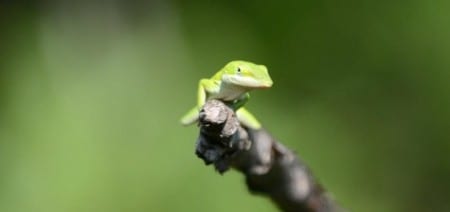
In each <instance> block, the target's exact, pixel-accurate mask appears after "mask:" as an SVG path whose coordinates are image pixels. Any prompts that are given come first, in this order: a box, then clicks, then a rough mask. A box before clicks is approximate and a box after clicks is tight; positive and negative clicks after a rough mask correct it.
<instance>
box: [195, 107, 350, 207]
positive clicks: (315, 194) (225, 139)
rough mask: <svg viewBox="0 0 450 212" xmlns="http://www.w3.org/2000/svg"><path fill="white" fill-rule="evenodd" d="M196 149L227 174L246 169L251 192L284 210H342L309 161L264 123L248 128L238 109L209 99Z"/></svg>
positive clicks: (204, 109) (208, 162) (207, 161)
mask: <svg viewBox="0 0 450 212" xmlns="http://www.w3.org/2000/svg"><path fill="white" fill-rule="evenodd" d="M199 126H200V135H199V137H198V140H197V144H196V151H195V152H196V155H197V156H198V157H200V158H201V159H202V160H203V161H204V162H205V164H206V165H210V164H213V165H214V167H215V169H216V170H217V171H218V172H219V173H221V174H223V173H224V172H226V171H227V170H228V169H229V168H230V167H232V168H234V169H236V170H238V171H239V172H242V173H243V174H244V175H245V178H246V184H247V187H248V189H249V191H250V192H252V193H257V194H262V195H266V196H269V197H270V198H271V199H272V200H273V202H274V203H275V204H276V205H277V206H278V207H279V208H280V209H281V210H283V211H342V209H340V208H339V206H338V205H337V204H336V203H335V202H334V201H333V200H332V198H331V197H330V196H329V195H328V194H327V193H326V192H325V191H324V189H322V187H321V186H320V185H319V184H318V183H317V181H316V180H315V178H314V177H313V175H312V173H311V171H310V170H309V169H308V168H307V166H306V165H305V164H304V163H303V162H302V161H301V160H300V159H299V158H298V157H297V156H296V155H295V154H294V153H293V152H292V151H291V150H289V149H287V148H286V147H285V146H283V145H282V144H281V143H279V142H277V141H276V140H275V139H274V138H273V137H272V136H271V135H270V134H269V133H268V132H267V131H266V130H264V129H258V130H253V129H246V128H244V127H242V126H241V125H240V124H239V121H238V120H237V118H236V115H235V113H234V111H233V110H232V109H231V108H229V107H228V106H227V105H225V104H224V103H223V102H221V101H219V100H214V99H213V100H209V101H207V102H206V103H205V105H204V106H203V108H202V109H201V111H200V114H199Z"/></svg>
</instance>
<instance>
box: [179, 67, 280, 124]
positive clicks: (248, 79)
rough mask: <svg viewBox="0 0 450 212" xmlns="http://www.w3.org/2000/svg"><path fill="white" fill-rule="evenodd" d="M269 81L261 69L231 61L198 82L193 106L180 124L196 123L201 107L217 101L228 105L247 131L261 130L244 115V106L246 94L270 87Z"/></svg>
mask: <svg viewBox="0 0 450 212" xmlns="http://www.w3.org/2000/svg"><path fill="white" fill-rule="evenodd" d="M272 84H273V82H272V79H271V78H270V76H269V73H268V71H267V68H266V67H265V66H264V65H257V64H254V63H251V62H246V61H241V60H236V61H231V62H229V63H228V64H226V65H225V67H223V68H222V69H221V70H219V71H218V72H217V73H216V74H215V75H214V76H212V77H211V78H209V79H201V80H200V82H199V84H198V93H197V95H198V96H197V106H196V107H194V108H193V109H191V110H190V111H189V112H188V113H187V114H186V115H185V116H183V118H182V119H181V123H182V124H183V125H189V124H193V123H195V122H197V120H198V113H199V110H200V109H201V107H202V106H203V105H204V104H205V102H206V101H207V100H209V99H219V100H222V101H224V102H226V103H228V105H230V106H231V107H232V108H233V109H234V110H235V111H236V115H237V117H238V120H239V121H240V122H241V123H242V124H243V125H244V126H246V127H248V128H251V129H259V128H261V124H260V123H259V121H258V120H257V119H256V118H255V117H254V116H253V115H252V114H251V113H250V112H248V111H247V110H246V109H245V108H243V107H242V106H244V104H245V103H246V102H247V101H248V99H249V98H250V95H249V93H248V92H249V91H251V90H254V89H263V88H270V87H272Z"/></svg>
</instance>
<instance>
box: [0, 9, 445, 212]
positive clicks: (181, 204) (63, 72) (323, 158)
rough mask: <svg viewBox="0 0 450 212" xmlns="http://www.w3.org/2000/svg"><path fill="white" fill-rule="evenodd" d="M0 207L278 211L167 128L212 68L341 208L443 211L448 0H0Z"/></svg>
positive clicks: (184, 135)
mask: <svg viewBox="0 0 450 212" xmlns="http://www.w3.org/2000/svg"><path fill="white" fill-rule="evenodd" d="M0 2H1V3H0V71H1V72H0V171H1V174H0V211H5V212H9V211H33V212H34V211H37V212H38V211H43V212H44V211H45V212H47V211H277V209H276V207H274V206H273V205H272V204H271V203H270V201H268V200H267V199H265V198H264V197H258V196H252V195H249V194H248V193H247V190H246V187H245V185H244V182H243V178H242V176H241V175H240V174H239V173H237V172H235V171H230V172H229V173H226V174H225V175H224V176H220V175H219V174H217V173H216V172H215V171H214V170H213V169H212V168H211V167H205V166H204V165H203V163H202V161H201V160H200V159H198V158H196V156H195V155H194V145H195V140H196V136H197V133H198V129H197V128H196V127H194V126H192V127H187V128H183V127H181V126H180V125H179V124H178V119H179V118H180V117H181V115H182V114H183V113H185V112H186V111H187V110H188V109H190V108H191V107H192V106H193V105H194V103H195V93H196V86H197V81H198V79H200V78H201V77H209V76H211V75H212V74H213V73H215V72H216V71H217V70H218V69H220V68H221V67H222V66H223V65H224V64H225V63H226V62H228V61H230V60H233V59H245V60H250V61H254V62H256V63H262V64H265V65H267V67H268V68H269V72H270V73H271V75H272V78H273V79H274V81H275V85H274V87H273V88H272V89H270V90H264V91H257V92H253V94H252V99H251V100H250V101H249V103H248V105H247V106H248V108H249V109H250V110H251V111H252V112H253V113H254V114H256V116H257V117H259V119H260V120H261V121H262V122H263V124H264V125H265V127H266V128H267V129H268V130H269V131H270V132H271V133H272V134H273V135H274V136H275V137H276V138H278V139H279V140H280V141H282V142H283V143H284V144H286V145H287V146H288V147H290V148H291V149H293V150H295V151H296V152H297V153H298V154H300V155H301V157H302V158H303V159H304V160H305V161H306V162H307V163H308V164H309V165H310V167H311V169H312V170H313V171H314V173H315V175H316V176H317V178H318V179H319V180H320V182H321V183H322V184H323V185H324V186H325V187H326V188H327V189H328V190H329V191H330V192H331V193H332V194H333V196H334V197H335V198H336V199H337V200H338V201H339V202H340V203H341V204H342V205H343V206H344V207H346V208H348V209H350V210H351V211H450V200H449V197H450V186H449V182H448V181H449V179H450V136H449V132H448V131H449V127H450V124H449V123H450V15H449V12H448V11H449V9H450V2H449V1H443V0H437V1H420V0H408V1H406V0H400V1H388V0H382V1H352V0H347V1H339V2H336V1H329V0H319V1H311V0H306V1H271V2H265V3H263V2H261V1H256V0H251V1H245V2H244V1H207V0H204V1H163V0H159V1H158V0H157V1H149V2H147V3H142V2H139V1H118V0H116V1H108V2H107V3H106V2H103V3H101V2H97V1H90V2H89V1H88V2H86V3H84V2H78V3H75V2H70V1H43V2H40V3H36V2H35V3H27V4H19V3H16V2H14V1H0Z"/></svg>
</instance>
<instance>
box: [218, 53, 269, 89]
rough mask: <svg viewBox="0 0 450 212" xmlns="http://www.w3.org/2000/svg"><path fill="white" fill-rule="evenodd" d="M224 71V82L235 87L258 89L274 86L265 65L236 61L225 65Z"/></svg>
mask: <svg viewBox="0 0 450 212" xmlns="http://www.w3.org/2000/svg"><path fill="white" fill-rule="evenodd" d="M222 71H223V75H222V81H224V82H226V83H230V84H233V85H237V86H241V87H245V88H250V89H256V88H270V87H272V84H273V81H272V79H271V78H270V76H269V72H268V71H267V68H266V66H264V65H257V64H254V63H251V62H246V61H242V60H235V61H231V62H229V63H228V64H227V65H225V67H223V69H222Z"/></svg>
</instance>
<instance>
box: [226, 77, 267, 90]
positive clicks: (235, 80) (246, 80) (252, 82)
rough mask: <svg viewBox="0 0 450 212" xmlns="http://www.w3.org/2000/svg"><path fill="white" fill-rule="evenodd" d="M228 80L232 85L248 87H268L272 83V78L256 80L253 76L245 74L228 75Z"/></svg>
mask: <svg viewBox="0 0 450 212" xmlns="http://www.w3.org/2000/svg"><path fill="white" fill-rule="evenodd" d="M226 78H228V81H229V82H231V83H232V84H234V85H237V86H241V87H248V88H261V89H264V88H270V87H272V85H273V82H272V80H264V81H263V80H258V79H255V78H253V77H246V76H228V77H226Z"/></svg>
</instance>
